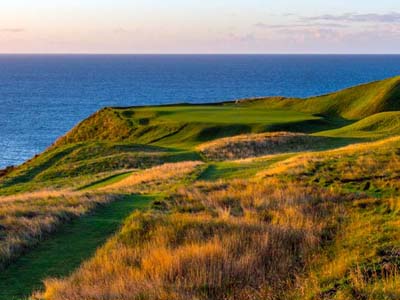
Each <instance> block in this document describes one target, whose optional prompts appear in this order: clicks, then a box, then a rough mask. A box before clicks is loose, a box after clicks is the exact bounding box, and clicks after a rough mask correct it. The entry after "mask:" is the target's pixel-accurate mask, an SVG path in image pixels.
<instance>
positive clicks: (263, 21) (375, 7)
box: [0, 0, 400, 53]
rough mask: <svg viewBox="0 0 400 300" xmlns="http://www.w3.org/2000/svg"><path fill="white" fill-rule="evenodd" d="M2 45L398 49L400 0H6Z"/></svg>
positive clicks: (74, 49) (24, 49)
mask: <svg viewBox="0 0 400 300" xmlns="http://www.w3.org/2000/svg"><path fill="white" fill-rule="evenodd" d="M2 2H4V3H2V4H1V10H0V53H399V52H400V1H398V0H378V1H377V0H374V1H371V0H364V1H362V0H347V1H345V0H334V1H327V0H324V1H321V0H303V1H294V0H275V1H270V0H264V1H261V0H246V1H244V0H230V1H228V0H214V1H211V0H203V1H201V0H199V1H190V0H186V1H183V0H164V1H161V0H157V1H156V0H147V1H139V0H131V1H128V0H113V1H111V0H107V1H106V0H97V1H95V0H69V1H66V0H52V1H50V0H40V1H35V0H13V1H7V0H3V1H2Z"/></svg>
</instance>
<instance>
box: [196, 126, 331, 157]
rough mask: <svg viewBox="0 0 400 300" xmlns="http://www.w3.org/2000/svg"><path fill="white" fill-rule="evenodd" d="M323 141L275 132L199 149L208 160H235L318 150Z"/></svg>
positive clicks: (304, 135) (202, 145)
mask: <svg viewBox="0 0 400 300" xmlns="http://www.w3.org/2000/svg"><path fill="white" fill-rule="evenodd" d="M323 140H324V138H322V137H316V136H310V135H306V134H303V133H292V132H274V133H260V134H246V135H239V136H234V137H228V138H222V139H218V140H214V141H211V142H207V143H204V144H201V145H199V146H198V147H197V149H198V150H199V151H200V152H201V153H202V154H203V155H204V156H205V157H206V158H208V159H212V160H227V159H228V160H233V159H242V158H248V157H254V156H263V155H269V154H278V153H288V152H299V151H306V150H312V149H317V148H318V147H320V146H321V145H322V142H323Z"/></svg>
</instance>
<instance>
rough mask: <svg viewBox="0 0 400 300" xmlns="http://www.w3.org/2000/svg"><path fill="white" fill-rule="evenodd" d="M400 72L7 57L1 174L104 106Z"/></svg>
mask: <svg viewBox="0 0 400 300" xmlns="http://www.w3.org/2000/svg"><path fill="white" fill-rule="evenodd" d="M399 74H400V55H0V108H1V109H0V168H3V167H6V166H9V165H18V164H20V163H22V162H24V161H25V160H27V159H29V158H31V157H32V156H34V155H35V154H38V153H40V152H42V151H43V150H44V149H46V148H47V147H48V146H49V145H51V144H52V142H54V140H55V139H57V138H58V137H59V136H61V135H63V134H65V133H66V132H67V131H68V130H70V129H71V128H72V127H73V126H74V125H76V124H77V123H78V122H79V121H81V120H82V119H84V118H86V117H88V116H89V115H91V114H92V113H94V112H95V111H97V110H98V109H100V108H102V107H104V106H132V105H150V104H151V105H154V104H167V103H181V102H190V103H203V102H215V101H222V100H233V99H238V98H247V97H259V96H277V95H279V96H296V97H307V96H313V95H320V94H325V93H329V92H333V91H336V90H339V89H343V88H346V87H350V86H353V85H357V84H360V83H364V82H369V81H373V80H379V79H383V78H387V77H391V76H395V75H399Z"/></svg>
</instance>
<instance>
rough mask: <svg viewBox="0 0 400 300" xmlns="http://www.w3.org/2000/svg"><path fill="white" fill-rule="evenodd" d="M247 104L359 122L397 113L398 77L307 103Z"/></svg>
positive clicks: (262, 101) (272, 100) (266, 101)
mask: <svg viewBox="0 0 400 300" xmlns="http://www.w3.org/2000/svg"><path fill="white" fill-rule="evenodd" d="M244 102H246V101H244ZM250 102H252V105H257V106H262V107H266V108H275V109H277V108H286V109H291V110H296V111H302V112H307V113H313V114H321V115H325V116H338V117H342V118H345V119H350V120H359V119H362V118H365V117H368V116H371V115H373V114H376V113H380V112H385V111H396V110H400V76H397V77H394V78H389V79H385V80H381V81H375V82H371V83H367V84H362V85H358V86H355V87H351V88H348V89H345V90H342V91H339V92H336V93H332V94H327V95H323V96H318V97H312V98H307V99H290V98H276V97H275V98H265V99H258V100H253V101H251V100H250Z"/></svg>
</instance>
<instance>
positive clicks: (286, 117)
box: [138, 104, 321, 125]
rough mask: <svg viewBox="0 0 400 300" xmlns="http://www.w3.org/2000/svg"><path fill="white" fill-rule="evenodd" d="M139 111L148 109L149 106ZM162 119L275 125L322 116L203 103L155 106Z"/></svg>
mask: <svg viewBox="0 0 400 300" xmlns="http://www.w3.org/2000/svg"><path fill="white" fill-rule="evenodd" d="M138 111H148V109H147V108H143V109H138ZM151 111H152V112H156V113H157V114H158V119H159V120H160V121H175V122H185V123H187V122H199V123H224V124H257V123H258V124H265V125H273V124H280V123H288V122H299V121H306V120H319V119H321V117H316V116H312V115H311V114H308V113H303V112H297V111H291V110H282V109H281V110H278V109H273V110H268V109H264V110H261V109H258V108H252V107H246V106H235V105H234V104H226V105H221V106H217V105H212V106H207V105H201V106H165V107H153V108H151Z"/></svg>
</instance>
